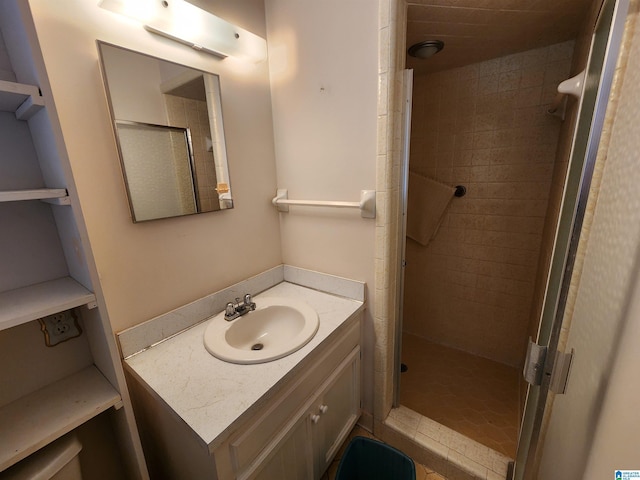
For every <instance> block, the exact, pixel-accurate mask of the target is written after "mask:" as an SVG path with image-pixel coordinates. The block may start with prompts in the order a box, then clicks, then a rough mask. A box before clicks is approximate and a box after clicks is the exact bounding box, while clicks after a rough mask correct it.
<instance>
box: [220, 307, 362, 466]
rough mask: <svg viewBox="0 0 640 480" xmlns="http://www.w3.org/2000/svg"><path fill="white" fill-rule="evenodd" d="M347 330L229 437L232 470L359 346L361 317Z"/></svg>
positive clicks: (250, 456) (261, 446)
mask: <svg viewBox="0 0 640 480" xmlns="http://www.w3.org/2000/svg"><path fill="white" fill-rule="evenodd" d="M358 317H359V318H358V320H357V321H355V322H353V323H352V325H350V326H349V327H348V329H347V330H346V332H345V333H344V334H343V335H341V336H340V338H339V339H338V340H336V341H334V343H333V344H331V345H329V346H328V347H327V348H326V350H325V351H324V352H322V353H321V354H320V355H319V357H316V358H315V359H314V360H313V361H312V363H313V366H312V367H311V368H310V369H309V370H308V371H307V372H304V373H302V374H301V375H299V377H298V379H296V380H295V381H294V382H293V383H292V384H291V385H289V386H287V387H285V389H284V390H282V392H278V393H277V394H276V395H275V397H274V399H273V400H272V401H271V402H270V403H269V404H267V405H266V406H265V407H264V408H263V409H262V410H261V411H260V412H259V413H258V414H257V415H256V416H255V417H253V418H254V419H255V420H254V419H252V420H251V421H250V422H247V424H246V425H245V428H240V433H239V434H238V435H236V436H232V437H231V439H230V441H229V443H228V448H229V455H230V459H231V463H232V467H233V470H234V471H235V472H236V473H238V472H241V471H243V470H245V469H246V468H247V467H248V466H250V465H251V463H252V462H253V461H254V460H255V459H256V458H257V457H258V456H259V454H260V452H261V451H262V450H263V449H264V448H265V447H266V446H267V445H268V444H269V443H270V442H271V441H272V440H273V438H274V437H275V436H276V435H277V434H278V433H279V432H280V431H281V430H282V429H283V428H284V427H285V426H286V424H287V423H288V422H290V421H291V417H292V414H293V413H294V412H297V411H298V410H299V409H300V408H301V407H302V406H303V404H304V403H305V402H306V401H308V400H309V398H310V397H311V396H313V395H314V394H315V393H316V392H317V390H318V388H319V387H320V386H321V385H322V383H323V382H324V381H325V379H326V378H327V377H329V376H330V375H331V373H332V372H333V371H334V370H335V369H336V368H337V367H338V366H339V365H340V363H341V362H342V361H343V360H344V358H345V357H346V356H347V355H349V353H350V352H351V351H352V350H353V349H354V348H355V347H357V346H358V345H359V343H360V317H361V315H359V316H358Z"/></svg>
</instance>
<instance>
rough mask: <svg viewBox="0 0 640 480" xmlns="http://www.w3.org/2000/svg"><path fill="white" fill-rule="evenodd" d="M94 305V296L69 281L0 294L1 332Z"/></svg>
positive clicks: (52, 282) (64, 280)
mask: <svg viewBox="0 0 640 480" xmlns="http://www.w3.org/2000/svg"><path fill="white" fill-rule="evenodd" d="M95 302H96V296H95V295H94V294H93V293H92V292H90V291H89V290H87V289H86V288H85V287H83V286H82V285H80V284H79V283H78V282H76V281H75V280H74V279H73V278H71V277H64V278H58V279H56V280H50V281H48V282H42V283H38V284H36V285H30V286H28V287H22V288H17V289H15V290H10V291H8V292H2V293H0V305H2V310H0V330H4V329H6V328H11V327H15V326H16V325H21V324H23V323H26V322H30V321H32V320H36V319H38V318H41V317H44V316H46V315H51V314H53V313H57V312H62V311H64V310H68V309H70V308H74V307H79V306H80V305H89V306H90V307H93V306H95Z"/></svg>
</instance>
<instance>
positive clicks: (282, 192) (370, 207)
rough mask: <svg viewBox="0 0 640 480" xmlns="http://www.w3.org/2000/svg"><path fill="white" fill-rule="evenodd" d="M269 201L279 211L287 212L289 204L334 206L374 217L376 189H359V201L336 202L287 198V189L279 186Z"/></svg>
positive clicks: (367, 216) (366, 216) (363, 215)
mask: <svg viewBox="0 0 640 480" xmlns="http://www.w3.org/2000/svg"><path fill="white" fill-rule="evenodd" d="M271 203H273V205H274V206H275V207H277V208H278V211H280V212H288V211H289V206H290V205H293V206H302V207H334V208H357V209H359V210H360V216H361V217H362V218H376V191H375V190H361V191H360V201H359V202H337V201H329V200H289V191H288V190H287V189H286V188H279V189H278V191H277V192H276V196H275V197H274V198H273V200H271Z"/></svg>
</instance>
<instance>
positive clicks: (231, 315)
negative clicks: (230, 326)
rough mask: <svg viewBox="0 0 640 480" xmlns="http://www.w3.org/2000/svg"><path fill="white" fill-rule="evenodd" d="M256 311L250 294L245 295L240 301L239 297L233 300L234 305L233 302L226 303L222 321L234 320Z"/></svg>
mask: <svg viewBox="0 0 640 480" xmlns="http://www.w3.org/2000/svg"><path fill="white" fill-rule="evenodd" d="M255 309H256V304H255V302H253V301H252V300H251V295H250V294H248V293H247V294H245V296H244V300H242V301H241V300H240V297H237V298H236V299H235V304H234V303H233V302H229V303H227V306H226V307H225V309H224V319H225V320H226V321H227V322H230V321H231V320H235V319H236V318H238V317H241V316H242V315H245V314H247V313H249V312H251V311H253V310H255Z"/></svg>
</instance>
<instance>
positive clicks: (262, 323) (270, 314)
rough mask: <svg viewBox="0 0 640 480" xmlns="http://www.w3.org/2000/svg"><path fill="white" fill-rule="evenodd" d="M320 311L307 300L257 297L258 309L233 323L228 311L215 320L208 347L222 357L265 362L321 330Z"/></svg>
mask: <svg viewBox="0 0 640 480" xmlns="http://www.w3.org/2000/svg"><path fill="white" fill-rule="evenodd" d="M319 324H320V321H319V319H318V314H317V313H316V311H315V310H314V309H312V308H311V307H310V306H309V305H307V304H306V303H304V302H302V301H299V300H293V299H290V298H281V297H265V298H258V299H256V309H255V310H254V311H253V312H249V313H247V314H246V315H243V316H242V317H238V318H236V319H235V320H231V321H230V322H228V321H226V320H225V319H224V312H222V313H220V314H218V315H216V316H215V317H213V318H212V319H211V322H210V323H209V325H208V326H207V329H206V330H205V332H204V346H205V348H206V349H207V350H208V351H209V353H210V354H211V355H213V356H215V357H217V358H219V359H220V360H224V361H226V362H231V363H242V364H249V363H263V362H269V361H271V360H277V359H278V358H282V357H286V356H287V355H289V354H291V353H293V352H295V351H296V350H299V349H300V348H302V347H303V346H304V345H306V344H307V343H308V342H309V340H311V339H312V338H313V336H314V335H315V334H316V332H317V331H318V326H319Z"/></svg>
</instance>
